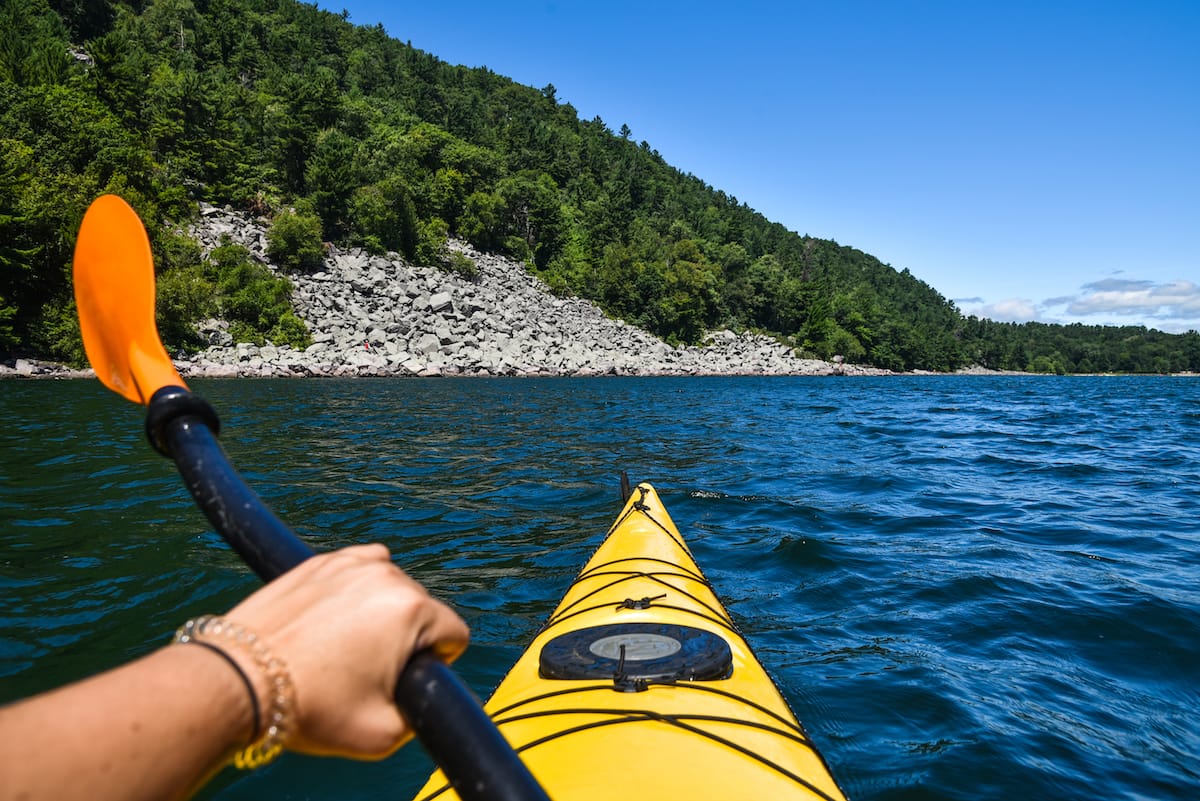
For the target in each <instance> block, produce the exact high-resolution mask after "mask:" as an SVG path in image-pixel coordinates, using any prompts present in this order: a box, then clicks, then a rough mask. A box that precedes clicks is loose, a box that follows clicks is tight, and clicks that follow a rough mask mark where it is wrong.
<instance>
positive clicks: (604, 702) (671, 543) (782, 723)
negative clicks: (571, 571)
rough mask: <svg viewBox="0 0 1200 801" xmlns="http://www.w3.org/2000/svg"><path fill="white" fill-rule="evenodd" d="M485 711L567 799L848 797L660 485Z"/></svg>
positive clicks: (551, 790)
mask: <svg viewBox="0 0 1200 801" xmlns="http://www.w3.org/2000/svg"><path fill="white" fill-rule="evenodd" d="M485 709H486V710H487V712H488V714H489V715H491V716H492V718H493V719H494V720H495V721H496V724H497V726H498V727H499V728H500V731H501V733H503V734H504V736H505V738H506V739H508V741H509V742H510V743H511V744H512V745H513V747H514V748H515V749H516V751H517V752H518V753H519V754H520V755H521V758H522V760H523V761H524V762H525V763H526V764H527V765H528V766H529V768H530V770H531V771H532V773H533V774H534V776H535V777H536V778H537V779H538V781H539V782H540V783H541V784H542V786H543V787H544V788H545V789H546V791H547V793H548V794H549V795H550V797H551V798H554V799H556V801H612V799H614V798H621V799H643V798H644V799H656V800H657V801H662V800H664V799H708V798H711V799H734V798H758V799H811V798H819V799H830V800H832V799H844V795H843V794H842V791H841V789H840V788H839V787H838V785H837V783H836V781H835V780H834V779H833V776H832V775H831V773H830V771H829V768H828V767H827V766H826V764H825V761H824V760H823V758H822V757H821V755H820V753H818V751H817V749H816V746H814V745H813V743H812V741H811V740H810V739H809V738H808V735H807V734H806V733H805V732H804V729H803V727H802V726H801V725H800V722H799V721H798V720H797V719H796V716H795V715H794V714H793V713H792V711H791V709H790V708H789V707H788V705H787V702H786V701H785V700H784V699H783V696H782V695H780V693H779V690H778V689H777V688H776V686H775V684H774V683H773V682H772V681H771V679H770V677H769V676H768V675H767V672H766V670H765V669H764V668H763V666H762V664H761V663H760V662H759V661H758V659H757V658H756V657H755V655H754V653H753V651H752V650H751V648H750V646H749V645H748V644H747V642H746V640H745V639H744V638H743V637H742V635H741V634H740V633H739V632H738V630H737V628H736V626H735V625H734V623H733V620H732V619H731V618H730V616H729V613H728V612H726V610H725V608H724V607H723V606H722V605H721V603H720V601H718V600H717V597H716V595H715V594H714V593H713V590H712V588H711V586H710V585H709V583H708V581H707V580H706V579H705V578H704V575H703V573H701V571H700V568H699V567H698V566H697V564H696V562H695V561H694V560H693V558H692V555H691V553H690V551H689V550H688V548H687V545H686V544H685V543H684V541H683V539H682V537H681V536H680V534H679V531H678V529H677V528H676V527H675V524H674V523H673V522H672V521H671V518H670V517H669V516H668V514H667V511H666V509H665V508H663V505H662V502H661V501H660V500H659V497H658V494H657V493H656V492H655V491H654V488H653V487H651V486H650V485H649V484H641V485H639V486H638V487H636V488H635V489H634V492H633V493H632V496H631V497H630V498H629V500H628V501H627V503H626V505H625V508H624V510H623V511H622V512H621V515H620V516H619V517H618V518H617V521H616V523H615V524H614V525H613V527H612V529H610V530H609V532H608V535H607V537H606V538H605V540H604V542H603V543H602V544H601V545H600V547H599V548H598V549H597V551H596V552H595V554H593V556H592V558H591V559H590V560H589V561H588V563H587V564H586V565H585V566H584V568H583V571H582V572H581V573H580V574H579V576H578V577H577V578H576V579H575V581H574V583H572V584H571V586H570V588H569V589H568V590H567V592H566V595H565V596H564V597H563V599H562V601H561V602H560V603H559V605H558V608H557V609H556V610H555V611H554V614H552V615H551V616H550V619H549V621H547V623H546V625H545V626H544V627H543V628H542V630H541V632H540V633H539V634H538V635H537V636H536V637H535V638H534V640H533V643H532V644H531V645H530V646H529V648H528V649H527V650H526V651H525V653H524V654H523V655H522V656H521V658H520V659H519V660H518V661H517V663H516V664H515V665H514V666H513V668H512V670H510V671H509V673H508V675H507V676H506V677H505V678H504V680H503V681H502V682H501V684H500V686H499V687H498V688H497V689H496V692H495V693H494V694H493V695H492V697H491V699H490V700H489V701H488V703H487V705H486V707H485ZM454 797H455V796H454V794H453V791H452V790H450V789H449V788H448V787H447V785H446V782H445V779H444V777H443V776H442V775H441V773H440V772H436V773H434V775H433V776H432V777H431V778H430V780H429V782H428V784H426V786H425V787H424V789H422V790H421V792H420V793H419V794H418V796H417V798H418V799H420V800H421V801H426V800H428V799H433V798H439V799H448V798H454Z"/></svg>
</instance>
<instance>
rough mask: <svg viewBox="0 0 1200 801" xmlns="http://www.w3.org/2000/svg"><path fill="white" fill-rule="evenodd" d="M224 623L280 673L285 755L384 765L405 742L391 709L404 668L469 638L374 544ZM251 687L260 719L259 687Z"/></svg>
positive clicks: (277, 583) (280, 587)
mask: <svg viewBox="0 0 1200 801" xmlns="http://www.w3.org/2000/svg"><path fill="white" fill-rule="evenodd" d="M225 617H226V619H228V620H229V621H230V622H232V623H236V624H238V625H241V626H243V627H245V628H246V629H248V630H250V631H253V632H255V633H256V634H257V635H258V637H259V638H260V639H261V641H262V642H263V643H264V644H265V645H266V646H267V647H268V648H269V649H270V652H271V654H272V655H273V656H275V657H277V658H279V659H281V660H283V661H284V662H285V663H286V664H287V669H288V672H289V674H290V675H291V680H292V685H293V687H294V688H295V709H294V711H293V720H292V723H291V725H290V729H289V732H288V736H287V740H286V743H287V747H288V748H289V749H290V750H293V751H299V752H303V753H310V754H330V755H339V756H351V757H356V758H360V759H362V758H365V759H378V758H382V757H385V756H387V755H388V754H390V753H392V752H393V751H395V750H396V749H397V748H399V747H400V745H402V744H403V743H404V741H405V740H406V739H407V738H408V737H409V736H410V735H411V730H410V729H409V726H408V724H407V723H406V722H405V721H404V719H403V718H402V717H401V715H400V712H399V711H398V710H397V708H396V705H395V702H394V700H393V693H394V691H395V687H396V678H397V676H398V675H399V674H400V670H401V669H402V668H403V667H404V665H405V664H406V663H407V662H408V660H409V658H410V657H411V656H412V655H413V654H414V653H416V652H417V651H420V650H422V649H425V648H430V649H432V650H433V651H434V653H436V654H437V655H438V656H439V657H440V658H442V659H444V660H445V661H447V662H450V661H453V660H454V659H455V658H457V657H458V655H459V654H461V653H462V651H463V649H465V648H466V645H467V639H468V636H469V633H468V631H467V626H466V624H465V623H464V622H463V621H462V619H461V618H460V617H459V616H458V615H457V614H456V613H455V612H454V611H453V610H451V609H450V608H449V607H448V606H446V605H445V604H443V603H442V602H440V601H438V600H436V599H434V598H433V597H432V596H430V595H429V594H428V592H426V591H425V589H424V588H423V587H422V586H421V585H420V584H418V583H417V582H416V581H414V580H413V579H411V578H409V577H408V576H407V575H406V574H405V573H404V572H403V571H401V570H400V569H399V568H398V567H396V566H395V565H394V564H392V562H391V558H390V555H389V553H388V549H387V548H386V547H385V546H383V545H378V544H375V545H356V546H351V547H348V548H343V549H341V550H338V551H333V552H330V553H324V554H320V555H318V556H315V557H312V558H311V559H308V560H306V561H304V562H302V563H301V564H300V565H298V566H297V567H295V568H294V569H292V570H290V571H288V572H287V573H285V574H283V575H282V576H280V577H279V578H277V579H275V580H274V581H272V582H271V583H269V584H267V585H266V586H264V587H263V588H262V589H260V590H258V591H257V592H255V593H254V594H253V595H251V596H250V597H248V598H247V599H246V600H244V601H243V602H242V603H240V604H238V605H237V606H236V607H234V608H233V609H232V610H231V611H230V612H229V613H228V614H227V615H226V616H225ZM256 681H258V682H259V684H260V686H259V689H260V695H259V698H260V706H261V708H263V709H266V708H267V707H268V706H269V704H268V703H267V701H266V697H267V696H266V684H265V677H259V678H258V679H256Z"/></svg>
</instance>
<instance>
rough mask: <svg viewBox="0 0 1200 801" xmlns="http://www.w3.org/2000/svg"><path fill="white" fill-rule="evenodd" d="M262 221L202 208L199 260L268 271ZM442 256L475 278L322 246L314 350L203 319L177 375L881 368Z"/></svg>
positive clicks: (304, 312) (305, 284) (305, 280)
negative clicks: (639, 317)
mask: <svg viewBox="0 0 1200 801" xmlns="http://www.w3.org/2000/svg"><path fill="white" fill-rule="evenodd" d="M266 230H267V221H266V220H265V219H263V218H253V217H250V216H249V215H245V214H240V213H237V212H234V211H231V210H229V209H218V208H215V207H211V206H206V207H203V208H202V209H201V216H200V220H199V222H198V223H197V224H196V225H195V226H194V227H193V229H192V230H191V233H192V234H193V235H194V236H195V237H196V239H197V240H198V241H199V243H200V246H201V249H202V251H203V252H204V253H205V254H207V253H208V252H210V251H211V250H212V249H213V248H215V247H217V246H218V245H220V244H221V241H222V238H223V237H229V238H230V239H232V240H233V241H234V242H237V243H239V244H241V245H243V246H245V247H246V248H247V249H248V250H249V251H250V254H251V257H252V258H253V259H255V260H257V261H259V262H261V263H263V264H266V265H267V266H268V267H270V268H271V269H272V270H275V267H274V265H272V264H271V263H270V260H269V259H268V258H267V255H266V250H267V242H266ZM450 248H451V249H452V250H454V251H457V253H459V254H461V255H462V256H463V257H465V258H467V259H469V260H470V262H471V263H472V264H473V265H474V273H475V275H473V276H471V277H464V276H462V275H459V274H457V273H453V272H448V271H442V270H438V269H433V268H422V267H416V266H414V265H411V264H409V263H408V262H406V261H405V260H403V259H402V258H401V257H399V256H398V255H397V254H394V253H392V254H388V255H387V256H376V255H371V254H368V253H366V252H364V251H362V250H358V249H352V250H342V249H340V248H337V247H336V246H329V247H328V249H327V253H326V258H325V263H324V266H323V269H321V270H320V271H318V272H314V273H311V274H300V275H292V276H290V277H291V280H292V282H293V284H294V285H295V292H294V294H293V297H292V302H293V305H294V307H295V309H296V313H297V315H298V316H299V317H300V318H301V319H303V320H304V321H305V323H307V324H308V327H309V330H310V332H311V333H312V338H313V344H312V345H311V346H309V347H308V348H306V349H304V350H303V351H298V350H294V349H292V348H290V347H288V346H278V347H277V346H275V345H271V344H268V345H264V346H262V347H259V346H256V345H252V344H248V343H238V344H234V342H233V340H232V337H231V336H230V335H229V332H228V324H227V323H225V322H224V321H221V320H208V321H205V322H204V323H202V324H201V325H200V332H201V334H202V335H203V336H204V337H205V339H206V340H207V341H208V342H209V343H210V345H209V347H208V348H207V349H205V350H203V351H201V352H199V353H196V354H194V355H179V356H178V357H176V358H175V365H176V367H177V368H178V369H179V372H180V374H181V375H183V376H185V377H195V376H203V377H309V376H313V377H320V376H329V377H341V376H604V375H638V376H662V375H679V376H695V375H834V374H846V375H861V374H880V373H884V372H886V371H880V370H875V369H873V368H861V367H856V366H852V365H842V364H839V363H830V362H824V361H818V360H811V359H800V358H797V357H796V356H795V355H794V353H793V352H792V350H791V349H790V348H788V347H787V346H785V345H782V344H780V343H779V342H777V341H776V340H774V339H772V338H770V337H767V336H762V335H756V334H747V333H742V334H739V333H735V332H733V331H717V332H713V333H712V334H711V335H710V337H709V341H708V343H707V344H706V345H704V346H702V347H680V348H676V347H671V346H670V345H668V344H667V343H665V342H663V341H662V340H661V339H658V338H657V337H655V336H653V335H651V334H649V333H647V332H645V331H643V330H641V329H639V328H636V327H634V326H631V325H628V324H626V323H624V322H621V321H619V320H613V319H610V318H608V317H606V316H605V315H604V313H603V312H601V311H600V310H599V309H598V308H597V307H596V306H594V305H592V304H591V303H589V302H587V301H584V300H581V299H578V298H563V297H557V296H555V295H554V294H553V293H551V292H550V290H549V288H548V287H547V286H546V285H545V284H544V283H543V282H542V281H541V280H540V279H538V278H537V277H536V276H534V275H532V274H531V273H529V271H528V270H526V269H525V266H524V265H522V264H520V263H517V262H513V261H510V260H508V259H505V258H503V257H499V256H494V255H489V254H484V253H479V252H477V251H475V250H474V249H473V248H471V247H470V246H469V245H467V244H465V243H462V242H451V243H450ZM4 374H7V375H10V376H28V377H39V376H40V377H76V376H86V375H91V371H72V370H68V369H66V368H63V367H62V366H61V365H53V364H49V363H46V362H37V361H33V360H17V361H16V362H15V363H14V364H13V365H12V366H11V367H8V366H3V365H0V375H4Z"/></svg>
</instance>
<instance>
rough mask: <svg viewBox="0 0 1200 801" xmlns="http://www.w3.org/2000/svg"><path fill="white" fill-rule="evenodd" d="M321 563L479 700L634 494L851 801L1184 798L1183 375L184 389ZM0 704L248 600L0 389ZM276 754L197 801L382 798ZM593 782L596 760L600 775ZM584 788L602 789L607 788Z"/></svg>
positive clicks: (74, 397) (172, 523)
mask: <svg viewBox="0 0 1200 801" xmlns="http://www.w3.org/2000/svg"><path fill="white" fill-rule="evenodd" d="M193 389H194V390H196V391H197V392H199V393H200V394H202V395H204V396H205V397H206V398H208V399H209V400H210V401H211V402H213V404H214V405H215V406H216V407H217V409H218V410H219V412H220V413H221V416H222V420H223V424H224V433H223V435H222V441H223V443H224V445H225V447H226V449H227V450H228V451H229V453H230V455H231V456H232V457H233V458H234V460H235V462H236V463H237V464H238V465H239V466H240V467H241V469H242V471H243V473H244V475H245V476H246V478H247V479H248V480H249V481H250V482H251V484H252V485H254V486H255V487H256V488H257V489H258V490H259V492H260V493H261V494H262V495H263V496H264V497H265V498H266V499H267V500H268V501H269V502H270V503H271V504H273V505H274V506H275V507H276V509H277V511H278V512H279V513H280V515H281V516H282V517H283V518H284V519H286V520H288V521H289V522H290V523H291V524H293V525H294V526H295V527H296V528H297V529H298V530H300V531H301V532H302V533H303V534H305V535H306V537H308V538H309V540H310V541H311V542H312V543H313V544H314V545H316V546H317V547H319V548H332V547H336V546H339V545H345V544H349V543H355V542H364V541H371V540H380V541H383V542H385V543H387V544H388V545H389V546H390V547H391V548H392V550H393V552H394V553H396V554H397V559H398V561H399V562H400V563H401V564H402V566H403V567H405V569H407V570H409V571H410V572H411V573H412V574H414V575H415V576H417V577H418V578H419V579H420V580H421V581H423V582H424V583H425V584H426V585H428V586H429V587H430V588H431V589H432V590H433V591H434V592H435V593H437V594H439V595H440V596H442V597H444V598H446V599H447V600H449V601H450V602H451V603H453V604H454V605H455V606H456V607H457V608H458V609H459V610H460V612H461V613H462V614H463V616H464V617H465V618H466V619H467V621H468V622H469V623H470V624H471V627H472V632H473V638H474V640H473V645H472V647H471V649H470V651H469V652H468V653H467V654H466V655H465V656H464V657H463V658H462V659H461V660H460V662H459V663H458V668H459V671H460V673H461V675H463V676H464V678H465V679H466V680H467V681H468V682H469V683H470V684H471V685H472V686H473V687H474V688H475V689H476V691H477V692H479V693H480V695H483V696H486V694H487V693H488V692H489V691H490V690H491V688H492V687H494V686H495V684H496V683H497V682H498V681H499V679H500V678H501V676H502V675H503V674H504V672H505V671H506V670H507V668H508V667H509V665H510V664H511V663H512V662H513V661H514V660H515V659H516V657H517V655H518V654H519V653H520V651H521V650H522V648H523V647H524V645H525V644H526V643H527V642H528V641H529V639H530V638H531V637H532V636H533V634H534V632H535V631H536V630H537V628H538V626H539V625H540V624H541V622H542V620H543V619H544V618H545V617H546V616H547V615H548V614H549V612H550V611H551V609H552V607H553V606H554V604H555V603H556V601H557V599H558V598H559V596H560V595H561V594H562V592H563V591H564V590H565V588H566V586H567V585H568V584H569V582H570V580H571V578H572V576H573V574H574V573H575V572H576V571H577V570H578V569H579V567H580V566H581V565H582V563H583V561H584V559H585V558H586V557H587V556H588V554H590V552H591V550H592V549H593V548H594V547H595V545H596V543H597V542H598V539H599V537H600V536H601V535H602V534H603V532H604V531H605V529H606V528H607V527H608V525H609V523H610V522H611V520H612V518H613V517H614V515H615V514H616V512H617V510H618V479H617V476H618V474H619V471H620V470H622V469H624V470H627V471H628V472H629V474H630V476H631V478H633V479H634V480H649V481H651V482H652V483H654V484H655V485H656V486H657V488H658V489H659V491H660V492H661V493H662V495H663V499H664V501H665V503H666V504H667V508H668V509H669V511H670V512H671V514H672V516H673V517H674V519H675V521H676V523H677V524H678V525H679V526H680V528H681V529H682V530H683V531H684V534H685V536H687V537H688V539H689V541H690V543H691V544H692V546H693V550H694V552H695V554H696V556H697V559H698V561H699V562H700V564H701V565H702V566H703V567H704V568H705V570H706V572H707V573H708V575H709V578H710V579H711V581H712V582H713V584H714V585H715V586H716V589H717V591H718V593H719V594H721V596H722V598H723V599H724V600H725V601H726V602H727V604H728V606H729V608H730V611H731V612H732V613H733V615H734V616H735V618H737V619H738V621H739V623H740V624H741V626H742V628H743V630H744V632H745V633H746V635H747V636H748V638H749V639H750V640H751V642H752V643H753V644H754V645H755V646H756V648H757V650H758V652H759V654H760V656H761V658H762V660H763V662H764V663H765V664H766V666H767V668H768V670H770V672H771V673H772V674H773V675H774V676H775V677H776V679H777V680H778V682H779V683H780V686H781V688H782V690H783V692H784V694H785V695H786V696H787V697H788V699H789V701H790V702H791V703H792V705H793V707H794V708H795V710H796V712H797V714H798V715H799V716H800V718H801V719H802V720H803V721H804V722H805V725H806V726H807V728H808V729H809V731H810V733H811V734H812V736H813V738H814V739H815V740H816V741H817V743H818V744H819V746H820V747H821V748H822V750H823V752H824V754H825V756H826V758H827V760H828V761H829V763H830V764H831V766H832V769H833V771H834V774H835V775H836V776H837V777H838V779H839V781H840V782H841V784H842V785H843V787H844V788H845V789H846V791H847V793H848V794H849V795H850V797H851V798H854V799H862V800H865V799H910V798H911V799H918V798H919V799H977V798H1000V797H1015V798H1054V799H1074V798H1078V799H1085V798H1087V799H1091V798H1095V797H1106V798H1130V799H1133V798H1151V799H1192V798H1196V797H1198V796H1200V682H1198V681H1197V676H1200V589H1198V587H1200V514H1198V512H1200V379H1195V378H1170V377H1144V378H1133V377H1129V378H1117V377H1113V378H1100V377H1095V378H1082V377H1079V378H1076V377H1068V378H1054V377H992V376H987V377H984V376H921V377H882V378H853V379H837V378H771V379H753V378H711V379H710V378H627V379H625V378H622V379H617V378H610V379H537V380H531V379H511V380H508V379H464V380H402V379H396V380H391V379H378V380H367V379H359V380H307V381H302V380H255V381H250V380H232V381H196V382H194V384H193ZM0 408H2V410H3V415H4V418H3V419H4V420H5V422H6V425H5V426H3V427H2V428H0V444H2V447H0V702H3V701H8V700H12V699H14V698H18V697H21V696H24V695H27V694H30V693H33V692H37V691H40V690H43V689H46V688H48V687H51V686H55V685H57V684H60V683H62V682H65V681H69V680H72V679H75V678H79V677H82V676H84V675H88V674H89V673H92V672H94V671H97V670H101V669H104V668H106V667H110V666H112V665H115V664H119V663H120V662H122V661H124V660H127V659H129V658H131V657H133V656H135V655H137V654H140V653H144V652H145V651H146V650H148V649H150V648H152V647H155V646H156V645H158V644H161V643H163V642H165V641H166V640H168V639H169V638H170V634H171V632H172V631H173V630H174V628H175V627H176V626H177V625H178V624H179V623H180V622H182V621H183V620H184V619H186V618H187V617H189V616H192V615H196V614H201V613H204V612H220V611H223V610H225V609H227V608H229V607H230V606H232V605H233V604H234V603H236V601H237V600H238V599H239V598H240V597H242V596H243V595H244V594H246V593H247V592H249V591H251V590H252V589H253V587H254V586H255V580H254V578H253V576H252V575H250V574H249V573H248V571H246V570H245V568H243V567H242V566H241V565H240V564H239V563H238V561H237V559H236V557H234V556H232V555H231V554H230V553H229V552H228V551H227V549H226V548H225V546H224V544H223V543H222V542H221V540H220V539H219V538H218V537H217V536H216V535H215V534H214V533H213V532H212V531H211V530H209V529H208V528H207V524H206V523H205V522H204V521H203V519H202V518H201V517H200V516H199V514H198V513H197V512H196V511H195V510H194V508H193V507H192V506H191V504H190V501H189V499H188V498H187V497H186V494H185V492H184V490H183V487H182V485H181V483H180V481H179V479H178V477H177V476H176V475H175V474H174V473H173V470H172V468H171V466H170V464H169V463H167V462H166V461H165V460H163V459H161V458H159V457H157V456H156V455H155V454H154V453H153V452H152V451H151V450H150V449H149V447H148V446H147V445H146V444H145V441H144V437H143V435H142V433H141V422H142V421H141V416H140V411H139V410H138V409H137V408H136V407H134V406H132V405H130V404H127V403H125V402H123V401H121V400H120V399H119V398H117V397H116V396H115V395H111V394H110V393H107V392H106V391H105V390H103V389H102V388H101V387H100V386H99V384H97V383H95V382H90V381H69V382H57V381H38V382H23V381H5V382H0ZM428 767H429V766H428V762H427V761H426V760H425V758H424V756H423V755H422V754H421V753H420V751H419V748H417V747H415V746H410V747H408V748H405V749H404V750H402V751H401V753H400V754H398V755H397V756H395V757H393V758H392V759H389V760H386V761H384V762H382V763H378V764H360V763H355V762H350V761H344V760H330V759H315V758H306V757H300V756H296V755H286V756H285V757H284V758H283V759H281V760H280V761H279V762H277V763H275V764H274V765H272V766H270V767H268V768H266V769H263V770H260V771H257V772H255V773H252V774H241V775H239V774H237V773H235V772H233V771H232V770H231V771H226V772H225V773H223V774H222V775H220V776H219V777H218V778H217V779H216V780H215V781H214V782H213V783H212V784H210V785H209V787H207V788H206V789H205V790H204V791H202V794H201V797H202V798H206V799H222V801H230V800H232V799H239V800H240V799H258V798H280V799H325V798H348V799H373V798H404V797H407V796H409V795H411V794H412V793H413V792H414V791H415V790H416V788H417V787H419V786H420V784H421V783H422V782H423V780H424V776H425V773H426V772H427V770H428ZM610 767H611V766H610ZM606 769H607V768H606Z"/></svg>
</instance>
